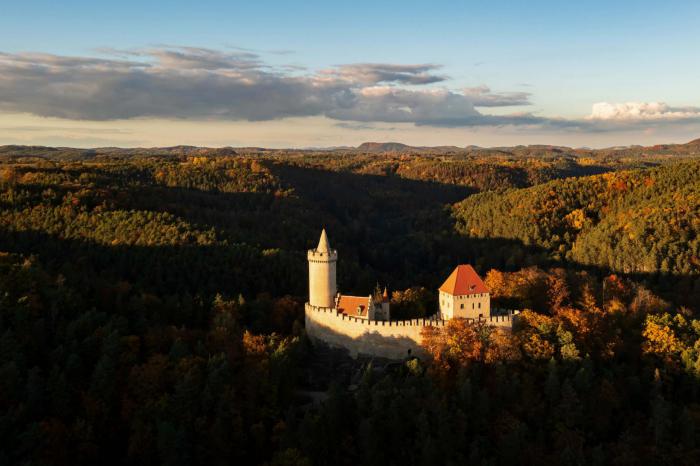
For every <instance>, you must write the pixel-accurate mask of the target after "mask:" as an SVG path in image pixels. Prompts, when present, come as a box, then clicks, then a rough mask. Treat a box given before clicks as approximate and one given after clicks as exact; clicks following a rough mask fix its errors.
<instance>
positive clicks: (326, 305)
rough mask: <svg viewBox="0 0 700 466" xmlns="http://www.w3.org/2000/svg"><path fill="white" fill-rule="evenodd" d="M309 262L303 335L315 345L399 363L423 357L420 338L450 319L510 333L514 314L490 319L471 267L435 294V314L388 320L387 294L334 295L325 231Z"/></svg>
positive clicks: (334, 258) (484, 292)
mask: <svg viewBox="0 0 700 466" xmlns="http://www.w3.org/2000/svg"><path fill="white" fill-rule="evenodd" d="M307 258H308V261H309V301H308V302H307V303H306V305H305V308H304V314H305V316H304V317H305V323H306V333H307V335H308V336H309V338H311V340H312V341H315V342H323V343H325V344H328V345H330V346H333V347H338V348H345V349H347V350H348V351H349V352H350V354H351V355H352V356H353V357H355V356H357V355H358V354H362V355H370V356H379V357H384V358H389V359H403V358H405V357H407V356H422V355H424V354H425V352H424V350H423V347H422V346H421V339H422V336H421V332H422V330H423V329H424V328H425V327H428V326H431V327H438V328H440V327H444V326H445V324H446V322H447V321H448V320H450V319H454V318H464V319H469V320H479V321H485V322H486V323H488V324H489V325H493V326H497V327H506V328H510V327H511V324H512V317H513V315H512V313H510V312H508V313H505V314H503V315H493V314H492V313H491V298H490V295H489V290H488V289H487V288H486V285H485V284H484V282H483V281H482V280H481V278H479V275H478V274H477V273H476V271H475V270H474V269H473V268H472V266H470V265H459V266H457V267H456V268H455V269H454V271H453V272H452V273H451V274H450V276H449V277H448V278H447V280H445V282H444V283H443V284H442V286H440V289H439V310H438V311H437V312H436V313H435V314H434V315H433V316H431V317H429V318H424V319H409V320H391V309H390V305H389V295H388V293H387V290H386V289H385V290H384V293H383V294H380V293H375V294H373V295H372V294H369V295H367V296H350V295H344V294H341V293H339V292H338V289H337V285H336V263H337V262H338V251H336V250H335V249H331V245H330V242H329V241H328V235H327V234H326V230H325V229H324V230H323V231H322V232H321V238H320V240H319V242H318V246H317V247H316V248H315V249H310V250H309V251H308V254H307Z"/></svg>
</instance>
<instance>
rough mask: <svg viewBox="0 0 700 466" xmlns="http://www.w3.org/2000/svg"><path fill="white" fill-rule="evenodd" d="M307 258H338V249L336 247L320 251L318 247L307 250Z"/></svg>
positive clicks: (311, 260) (310, 259)
mask: <svg viewBox="0 0 700 466" xmlns="http://www.w3.org/2000/svg"><path fill="white" fill-rule="evenodd" d="M306 258H307V259H308V260H309V262H328V261H337V260H338V251H336V250H335V249H333V250H330V251H319V250H317V249H309V250H308V251H307V252H306Z"/></svg>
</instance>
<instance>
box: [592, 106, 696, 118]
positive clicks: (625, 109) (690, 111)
mask: <svg viewBox="0 0 700 466" xmlns="http://www.w3.org/2000/svg"><path fill="white" fill-rule="evenodd" d="M586 118H587V119H588V120H605V121H620V122H634V121H655V120H683V119H695V118H700V108H699V107H671V106H669V105H667V104H666V103H664V102H625V103H609V102H598V103H596V104H593V110H592V112H591V114H590V115H589V116H588V117H586Z"/></svg>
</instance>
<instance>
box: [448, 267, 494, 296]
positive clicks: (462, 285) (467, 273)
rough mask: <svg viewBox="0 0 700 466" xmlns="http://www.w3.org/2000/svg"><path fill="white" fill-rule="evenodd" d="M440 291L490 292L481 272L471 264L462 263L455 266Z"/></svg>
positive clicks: (455, 293)
mask: <svg viewBox="0 0 700 466" xmlns="http://www.w3.org/2000/svg"><path fill="white" fill-rule="evenodd" d="M440 291H444V292H445V293H449V294H451V295H465V294H477V293H488V292H489V290H488V288H486V285H484V282H483V281H481V278H479V274H478V273H476V270H474V268H473V267H472V266H471V265H468V264H462V265H458V266H457V267H455V269H454V270H453V271H452V273H451V274H450V276H449V277H447V280H445V283H443V284H442V286H440Z"/></svg>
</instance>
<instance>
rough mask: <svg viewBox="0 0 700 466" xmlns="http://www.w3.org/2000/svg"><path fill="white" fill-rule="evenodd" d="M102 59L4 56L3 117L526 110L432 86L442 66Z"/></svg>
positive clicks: (229, 55) (188, 57) (473, 120)
mask: <svg viewBox="0 0 700 466" xmlns="http://www.w3.org/2000/svg"><path fill="white" fill-rule="evenodd" d="M101 53H102V54H103V55H104V56H107V58H103V57H100V58H93V57H67V56H58V55H49V54H31V53H20V54H8V53H3V54H0V111H4V112H24V113H31V114H34V115H39V116H47V117H59V118H67V119H73V120H95V121H102V120H115V119H131V118H176V119H179V118H183V119H215V120H248V121H263V120H274V119H280V118H285V117H304V116H326V117H330V118H334V119H336V120H341V121H357V122H388V123H395V122H408V123H416V124H421V125H442V124H447V125H450V126H453V125H459V124H465V125H472V124H480V122H481V120H480V119H481V118H482V115H481V113H480V112H478V111H477V110H476V109H475V106H508V105H523V104H527V103H528V102H527V98H528V95H527V94H526V93H491V92H490V90H489V89H488V88H486V87H480V88H475V89H467V90H465V91H464V92H460V91H452V90H448V89H434V88H426V87H425V86H426V85H428V84H434V83H439V82H442V81H444V80H445V79H446V78H445V77H444V76H440V75H437V74H435V71H436V70H437V69H438V68H439V66H436V65H433V64H402V65H400V64H383V63H358V64H345V65H339V66H337V67H334V68H332V69H326V70H322V71H319V72H309V71H307V70H305V69H303V68H290V67H286V66H282V67H277V68H275V67H273V66H270V65H268V64H267V63H265V62H264V61H263V60H262V59H261V57H260V56H259V55H258V54H256V53H254V52H251V51H246V50H233V51H230V50H229V51H226V52H221V51H217V50H212V49H206V48H197V47H158V48H149V49H141V50H113V49H102V50H101ZM516 119H517V118H514V119H513V121H515V120H516ZM486 121H490V119H489V118H488V117H484V118H483V122H486ZM489 124H491V123H489Z"/></svg>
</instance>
